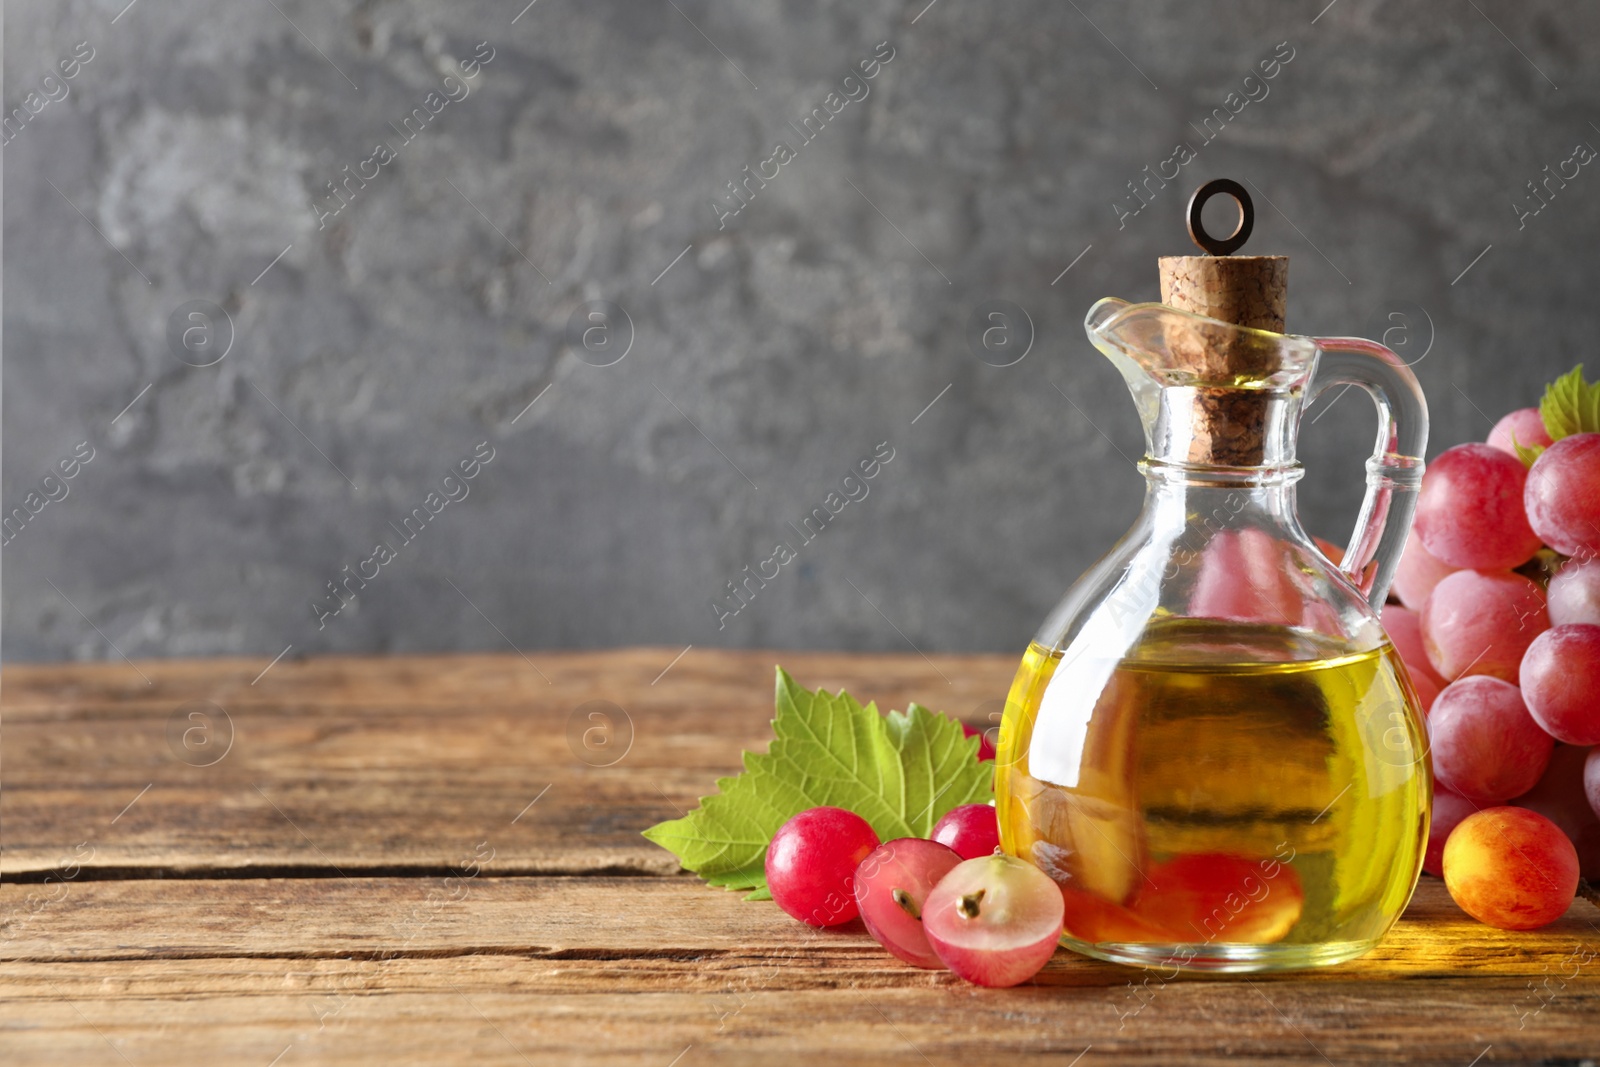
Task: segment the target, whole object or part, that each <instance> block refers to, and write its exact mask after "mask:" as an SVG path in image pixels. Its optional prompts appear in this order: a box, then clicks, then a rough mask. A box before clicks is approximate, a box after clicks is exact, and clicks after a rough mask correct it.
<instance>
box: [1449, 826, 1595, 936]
mask: <svg viewBox="0 0 1600 1067" xmlns="http://www.w3.org/2000/svg"><path fill="white" fill-rule="evenodd" d="M1444 884H1445V888H1447V889H1449V890H1450V896H1451V897H1452V898H1453V899H1454V900H1455V902H1456V903H1457V904H1459V905H1460V906H1461V910H1462V911H1464V912H1466V913H1467V914H1468V915H1470V916H1472V917H1473V918H1474V919H1477V920H1478V921H1479V922H1481V923H1488V924H1489V925H1490V926H1498V927H1499V928H1500V929H1502V930H1536V929H1538V928H1539V927H1541V926H1547V925H1549V924H1550V923H1553V922H1555V921H1556V920H1557V919H1559V918H1561V916H1562V915H1564V914H1566V911H1567V909H1568V908H1569V907H1571V906H1572V898H1573V897H1574V896H1575V895H1576V894H1577V891H1578V853H1577V851H1576V850H1574V849H1573V847H1572V842H1571V841H1568V840H1567V835H1566V834H1564V833H1562V832H1561V828H1560V827H1558V826H1556V824H1555V823H1553V822H1551V821H1550V820H1549V819H1546V818H1545V817H1544V816H1543V815H1540V814H1538V813H1537V812H1532V811H1526V810H1524V809H1522V808H1488V809H1486V810H1484V811H1480V812H1475V813H1473V814H1472V815H1469V816H1467V817H1466V818H1465V819H1463V820H1462V821H1461V825H1459V826H1457V827H1456V828H1455V830H1454V831H1453V832H1452V833H1451V834H1450V840H1449V841H1447V842H1446V843H1445V846H1444Z"/></svg>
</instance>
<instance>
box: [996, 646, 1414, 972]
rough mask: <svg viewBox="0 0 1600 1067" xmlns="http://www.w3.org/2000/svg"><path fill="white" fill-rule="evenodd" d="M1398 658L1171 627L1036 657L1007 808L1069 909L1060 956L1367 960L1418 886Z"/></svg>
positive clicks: (1217, 961)
mask: <svg viewBox="0 0 1600 1067" xmlns="http://www.w3.org/2000/svg"><path fill="white" fill-rule="evenodd" d="M1416 707H1417V703H1416V698H1415V695H1414V693H1413V691H1412V690H1411V686H1410V682H1409V680H1408V679H1407V677H1406V674H1405V670H1404V668H1403V667H1402V666H1401V665H1400V661H1399V657H1398V655H1397V654H1396V653H1395V651H1394V649H1393V647H1392V646H1390V645H1388V644H1387V643H1386V644H1384V645H1382V646H1381V647H1379V648H1376V649H1372V650H1369V651H1363V652H1354V653H1351V652H1349V651H1348V650H1347V649H1345V647H1344V646H1342V645H1340V644H1339V643H1337V642H1335V641H1333V640H1331V639H1328V638H1324V637H1319V636H1317V635H1314V634H1308V633H1307V632H1305V631H1301V630H1293V629H1289V628H1287V627H1281V626H1264V625H1251V624H1240V623H1230V622H1222V621H1214V620H1204V619H1179V618H1169V619H1163V620H1159V621H1157V622H1155V623H1153V624H1152V625H1151V626H1150V627H1149V628H1148V629H1147V630H1146V632H1145V634H1144V636H1143V637H1142V639H1141V640H1140V641H1139V643H1138V644H1136V645H1135V646H1134V647H1133V648H1132V649H1131V650H1130V651H1129V652H1128V653H1127V654H1125V655H1123V656H1122V657H1121V658H1120V659H1116V660H1110V661H1108V660H1105V659H1095V658H1093V657H1091V656H1086V655H1074V654H1072V653H1070V652H1069V653H1068V655H1067V656H1066V657H1065V658H1064V657H1063V654H1062V653H1061V652H1060V651H1051V650H1049V649H1046V648H1043V647H1041V646H1039V645H1037V644H1035V645H1032V646H1030V647H1029V649H1028V651H1027V653H1026V655H1025V656H1024V657H1023V661H1022V666H1021V668H1020V669H1019V671H1018V673H1017V677H1016V680H1015V682H1013V684H1012V688H1011V693H1010V696H1009V697H1008V699H1007V701H1006V712H1005V719H1004V722H1003V725H1002V727H1001V733H1000V744H999V752H998V756H997V760H996V767H997V772H996V781H995V793H996V801H997V807H998V814H999V818H1000V833H1001V840H1002V843H1003V844H1004V846H1005V849H1006V851H1008V852H1010V853H1012V854H1013V855H1017V856H1021V857H1024V858H1027V859H1030V860H1032V861H1033V862H1034V863H1036V864H1037V865H1039V866H1040V867H1041V868H1043V869H1044V870H1045V871H1046V872H1047V873H1049V874H1050V875H1051V876H1052V877H1054V878H1056V880H1057V881H1058V882H1059V883H1061V885H1062V886H1063V892H1064V893H1065V894H1066V895H1067V898H1068V908H1067V916H1066V934H1065V935H1064V937H1063V942H1064V943H1065V944H1067V945H1068V946H1069V947H1072V948H1075V949H1077V950H1079V951H1082V952H1086V953H1088V954H1089V955H1093V956H1099V957H1101V958H1105V959H1113V960H1117V961H1120V962H1126V963H1144V964H1160V965H1176V966H1185V967H1189V968H1193V969H1212V970H1270V969H1277V968H1289V967H1302V966H1308V965H1312V964H1319V963H1332V962H1338V961H1340V960H1344V959H1349V958H1351V957H1353V956H1356V955H1359V954H1360V953H1362V952H1364V951H1366V950H1367V949H1368V948H1370V947H1371V946H1372V945H1373V944H1375V943H1376V941H1377V939H1378V938H1379V937H1381V936H1382V935H1383V933H1384V932H1385V931H1386V930H1388V928H1389V926H1390V925H1391V924H1392V923H1393V922H1394V921H1395V919H1396V918H1398V917H1399V915H1400V912H1401V911H1402V910H1403V909H1404V908H1405V906H1406V903H1407V902H1408V901H1409V899H1410V896H1411V892H1412V890H1413V888H1414V887H1415V885H1416V880H1417V875H1418V872H1419V870H1420V867H1421V863H1422V852H1423V848H1424V846H1425V844H1426V840H1427V832H1428V812H1429V804H1430V802H1431V796H1432V786H1431V781H1430V772H1429V768H1428V759H1427V755H1426V741H1425V734H1424V732H1423V730H1422V727H1421V722H1420V720H1419V716H1418V714H1417V712H1416V710H1415V709H1416Z"/></svg>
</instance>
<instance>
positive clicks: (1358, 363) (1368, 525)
mask: <svg viewBox="0 0 1600 1067" xmlns="http://www.w3.org/2000/svg"><path fill="white" fill-rule="evenodd" d="M1313 340H1314V341H1315V342H1316V345H1317V348H1318V350H1319V356H1318V362H1317V373H1316V377H1315V378H1314V379H1313V380H1312V382H1311V384H1310V386H1309V387H1308V388H1307V390H1306V404H1305V408H1309V407H1310V406H1311V402H1312V401H1314V400H1315V399H1316V398H1317V397H1318V396H1319V395H1321V394H1322V393H1324V392H1326V391H1327V390H1328V389H1331V388H1333V387H1334V386H1340V385H1353V386H1356V387H1357V388H1359V389H1362V390H1365V392H1366V393H1367V395H1368V396H1370V397H1372V402H1373V404H1374V405H1375V406H1376V407H1377V409H1378V439H1377V443H1376V445H1375V446H1374V449H1373V453H1372V456H1371V457H1370V458H1369V459H1368V460H1367V494H1366V497H1365V499H1363V500H1362V501H1361V513H1360V514H1359V515H1358V516H1357V517H1356V526H1355V531H1354V532H1353V533H1352V534H1351V535H1350V544H1349V547H1347V548H1346V549H1345V553H1344V562H1343V563H1342V564H1341V565H1340V568H1339V569H1340V570H1342V571H1343V572H1344V573H1345V576H1346V577H1348V578H1349V579H1350V582H1351V584H1353V585H1354V586H1355V587H1356V588H1357V589H1359V590H1360V591H1361V594H1362V595H1363V596H1365V597H1366V598H1367V603H1368V604H1370V605H1372V609H1373V610H1374V611H1377V610H1379V609H1381V608H1382V607H1383V601H1384V598H1385V597H1387V596H1388V595H1389V583H1390V582H1391V581H1393V579H1394V572H1395V568H1396V567H1397V566H1398V565H1399V563H1400V552H1401V550H1402V549H1404V548H1405V544H1406V537H1407V536H1408V535H1409V534H1410V532H1411V515H1412V513H1413V512H1414V511H1415V510H1416V506H1417V490H1418V488H1419V487H1420V486H1421V484H1422V471H1423V461H1422V457H1423V453H1424V452H1425V451H1426V450H1427V447H1428V402H1427V400H1426V399H1425V398H1424V397H1423V395H1422V387H1421V386H1420V385H1418V384H1417V378H1416V375H1414V374H1412V373H1411V368H1410V367H1408V366H1407V365H1406V363H1405V361H1404V360H1402V359H1401V358H1400V357H1399V356H1397V355H1395V354H1394V353H1393V352H1392V351H1390V350H1389V349H1387V348H1385V347H1384V346H1383V345H1380V344H1378V343H1377V342H1375V341H1366V340H1362V339H1361V338H1359V337H1317V338H1313ZM1302 410H1304V408H1302Z"/></svg>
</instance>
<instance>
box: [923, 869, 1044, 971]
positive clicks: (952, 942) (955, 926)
mask: <svg viewBox="0 0 1600 1067" xmlns="http://www.w3.org/2000/svg"><path fill="white" fill-rule="evenodd" d="M1065 910H1066V905H1065V903H1064V902H1063V900H1062V898H1061V890H1060V889H1058V888H1057V887H1056V884H1055V882H1053V881H1051V879H1050V876H1049V875H1047V874H1045V873H1044V872H1043V871H1041V870H1039V868H1037V867H1035V866H1033V865H1032V864H1031V863H1024V862H1023V861H1022V860H1019V859H1016V858H1015V857H1013V856H1007V855H1005V854H1004V853H1001V854H1000V855H995V856H984V857H982V858H980V859H975V860H965V861H963V862H961V863H960V864H957V865H956V867H955V868H954V869H952V870H951V871H950V873H949V874H947V875H945V876H944V880H943V881H941V882H940V883H939V884H938V885H936V886H934V887H933V892H931V893H929V894H928V899H927V901H926V902H925V904H924V905H923V909H922V928H923V930H924V931H925V932H926V933H927V935H928V941H929V943H930V944H932V945H933V950H934V952H936V953H938V955H939V958H940V959H941V960H943V961H944V965H945V966H946V967H948V968H950V969H951V970H952V971H954V972H955V973H956V974H958V975H960V976H961V977H962V978H965V979H966V980H967V981H969V982H973V983H975V984H977V985H982V986H993V987H1003V986H1014V985H1016V984H1017V983H1019V982H1025V981H1027V980H1028V979H1029V978H1032V977H1033V976H1034V975H1035V974H1038V973H1039V969H1040V968H1041V967H1043V966H1044V965H1045V964H1046V963H1047V962H1049V960H1050V957H1051V956H1052V955H1054V954H1055V951H1056V943H1057V942H1058V941H1059V940H1060V938H1061V919H1062V916H1063V914H1064V913H1065Z"/></svg>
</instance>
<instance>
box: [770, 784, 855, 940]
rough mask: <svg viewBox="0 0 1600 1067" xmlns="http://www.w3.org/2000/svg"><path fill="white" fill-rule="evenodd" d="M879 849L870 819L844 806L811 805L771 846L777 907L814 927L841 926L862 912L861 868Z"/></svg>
mask: <svg viewBox="0 0 1600 1067" xmlns="http://www.w3.org/2000/svg"><path fill="white" fill-rule="evenodd" d="M877 847H878V835H877V834H875V833H873V830H872V827H871V826H869V825H867V820H865V819H863V818H862V817H861V816H859V815H857V814H856V813H855V812H853V811H846V810H844V809H843V808H827V807H823V808H807V809H806V810H805V811H802V812H801V813H800V814H798V815H796V816H795V817H794V818H792V819H790V820H789V821H788V822H786V823H784V824H783V825H782V826H781V827H779V829H778V832H777V833H775V834H773V835H772V843H771V844H770V845H768V846H767V888H768V889H770V890H771V891H772V899H773V900H774V901H775V902H776V903H777V905H778V907H780V908H782V909H783V910H784V911H786V912H788V913H789V914H790V915H792V916H793V917H794V918H796V919H799V920H800V921H801V922H803V923H809V924H810V925H812V926H838V925H839V924H840V923H847V922H849V921H850V920H851V919H854V918H855V917H856V915H857V914H858V913H859V909H858V908H857V907H856V898H855V893H854V891H853V885H852V883H853V882H854V880H855V873H856V867H858V866H859V865H860V864H861V861H862V860H864V859H866V858H867V856H868V855H870V854H871V852H872V850H873V849H875V848H877Z"/></svg>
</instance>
